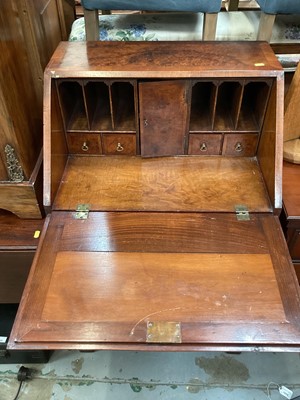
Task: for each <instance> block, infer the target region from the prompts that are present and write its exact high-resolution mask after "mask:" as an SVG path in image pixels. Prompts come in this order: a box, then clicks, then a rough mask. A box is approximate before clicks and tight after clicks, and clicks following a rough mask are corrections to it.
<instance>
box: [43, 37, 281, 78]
mask: <svg viewBox="0 0 300 400" xmlns="http://www.w3.org/2000/svg"><path fill="white" fill-rule="evenodd" d="M224 66H225V67H224ZM53 73H56V74H57V75H59V76H60V77H61V78H63V77H69V78H72V77H73V78H76V77H81V78H82V77H87V78H89V77H90V78H92V77H98V78H101V77H102V78H103V77H108V78H111V77H112V76H113V77H114V78H126V79H129V78H155V77H157V78H188V77H190V78H192V77H195V78H199V76H202V77H216V76H218V77H231V76H234V77H236V78H238V77H245V76H248V77H251V76H269V77H271V76H277V75H278V74H283V72H282V67H281V65H280V63H279V61H278V60H277V58H276V57H274V53H273V52H272V50H271V48H270V47H269V45H268V44H267V43H264V42H256V43H255V46H254V45H253V42H247V41H244V42H209V41H208V42H206V41H204V42H124V43H122V46H120V44H119V43H118V42H100V41H98V42H71V43H68V42H62V43H60V45H59V46H58V48H57V50H56V51H55V53H54V55H53V57H52V59H51V61H50V63H49V64H48V67H47V70H46V74H48V75H50V76H53ZM54 75H55V74H54Z"/></svg>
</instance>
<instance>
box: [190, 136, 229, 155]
mask: <svg viewBox="0 0 300 400" xmlns="http://www.w3.org/2000/svg"><path fill="white" fill-rule="evenodd" d="M221 146H222V135H221V134H213V133H207V134H205V133H203V134H199V133H198V134H194V133H192V134H190V135H189V148H188V154H189V155H203V156H211V155H219V154H220V153H221Z"/></svg>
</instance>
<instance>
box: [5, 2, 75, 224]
mask: <svg viewBox="0 0 300 400" xmlns="http://www.w3.org/2000/svg"><path fill="white" fill-rule="evenodd" d="M71 9H72V4H71V2H67V1H65V0H43V1H40V0H39V1H27V0H24V1H15V0H13V1H8V0H4V1H1V5H0V25H1V43H0V108H1V116H0V119H1V124H0V125H1V134H0V208H2V209H6V210H9V211H11V212H13V213H15V214H17V215H18V216H20V217H24V218H41V216H42V171H41V164H42V155H41V150H42V126H43V123H42V115H43V113H42V103H43V72H44V68H45V66H46V65H47V63H48V61H49V59H50V57H51V55H52V53H53V51H54V49H55V47H56V46H57V45H58V43H59V42H60V41H61V40H62V39H66V38H67V26H68V27H69V25H67V24H66V20H65V16H66V15H68V16H70V10H71ZM69 20H70V17H68V21H69ZM68 24H69V22H68Z"/></svg>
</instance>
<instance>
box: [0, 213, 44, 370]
mask: <svg viewBox="0 0 300 400" xmlns="http://www.w3.org/2000/svg"><path fill="white" fill-rule="evenodd" d="M42 227H43V220H41V219H35V220H32V219H31V220H25V219H21V218H18V217H17V216H15V215H13V214H11V213H9V212H6V211H0V276H1V279H0V336H1V343H0V364H9V363H43V362H47V361H48V359H49V355H50V354H49V352H46V351H35V350H32V351H9V350H8V349H7V340H8V337H9V334H10V331H11V328H12V325H13V322H14V319H15V316H16V313H17V309H18V305H19V302H20V300H21V297H22V293H23V290H24V286H25V283H26V280H27V277H28V274H29V271H30V267H31V264H32V260H33V257H34V254H35V251H36V249H37V245H38V241H39V233H40V231H41V230H42Z"/></svg>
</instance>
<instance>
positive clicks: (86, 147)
mask: <svg viewBox="0 0 300 400" xmlns="http://www.w3.org/2000/svg"><path fill="white" fill-rule="evenodd" d="M88 149H89V146H88V145H87V143H86V142H83V145H82V146H81V150H82V151H88Z"/></svg>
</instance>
